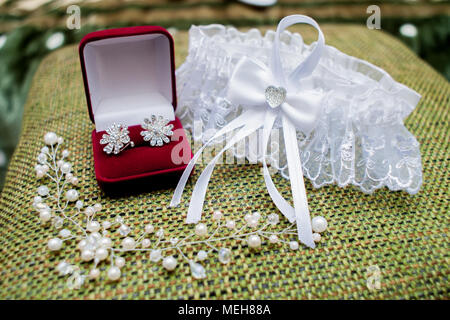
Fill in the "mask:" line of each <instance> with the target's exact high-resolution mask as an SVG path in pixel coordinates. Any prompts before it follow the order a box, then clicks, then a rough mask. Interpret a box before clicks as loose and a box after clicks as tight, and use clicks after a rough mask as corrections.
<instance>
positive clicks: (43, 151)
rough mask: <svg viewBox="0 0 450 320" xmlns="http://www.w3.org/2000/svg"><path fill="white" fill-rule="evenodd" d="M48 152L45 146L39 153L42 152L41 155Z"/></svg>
mask: <svg viewBox="0 0 450 320" xmlns="http://www.w3.org/2000/svg"><path fill="white" fill-rule="evenodd" d="M49 151H50V150H49V149H48V147H47V146H45V147H42V148H41V152H42V153H48V152H49Z"/></svg>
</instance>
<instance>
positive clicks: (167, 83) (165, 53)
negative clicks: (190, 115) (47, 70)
mask: <svg viewBox="0 0 450 320" xmlns="http://www.w3.org/2000/svg"><path fill="white" fill-rule="evenodd" d="M84 60H85V61H84V63H85V68H86V75H87V79H88V84H89V93H90V99H91V107H92V113H93V116H94V121H95V128H96V130H97V131H103V130H105V129H106V128H107V127H108V126H110V125H111V124H112V123H113V122H116V123H122V124H124V125H126V126H132V125H138V124H141V123H143V120H144V118H148V117H150V116H151V115H153V114H154V115H161V116H164V117H165V118H167V119H168V120H174V119H175V112H174V109H173V105H172V77H171V76H172V70H171V57H170V44H169V39H168V38H167V37H166V36H164V35H161V34H146V35H137V36H130V37H118V38H109V39H103V40H97V41H93V42H90V43H88V44H87V45H86V46H85V47H84Z"/></svg>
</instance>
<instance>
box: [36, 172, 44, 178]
mask: <svg viewBox="0 0 450 320" xmlns="http://www.w3.org/2000/svg"><path fill="white" fill-rule="evenodd" d="M44 175H45V172H44V171H42V170H37V171H36V178H38V179H41V178H42V177H44Z"/></svg>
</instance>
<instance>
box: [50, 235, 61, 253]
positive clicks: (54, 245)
mask: <svg viewBox="0 0 450 320" xmlns="http://www.w3.org/2000/svg"><path fill="white" fill-rule="evenodd" d="M62 244H63V242H62V240H61V239H60V238H53V239H50V240H49V241H48V244H47V246H48V248H49V249H50V251H58V250H59V249H61V247H62Z"/></svg>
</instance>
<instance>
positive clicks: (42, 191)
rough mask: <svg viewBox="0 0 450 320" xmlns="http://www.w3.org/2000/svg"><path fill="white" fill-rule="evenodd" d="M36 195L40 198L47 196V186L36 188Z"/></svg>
mask: <svg viewBox="0 0 450 320" xmlns="http://www.w3.org/2000/svg"><path fill="white" fill-rule="evenodd" d="M37 193H38V194H39V195H40V196H41V197H45V196H46V195H48V187H47V186H40V187H39V188H37Z"/></svg>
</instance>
